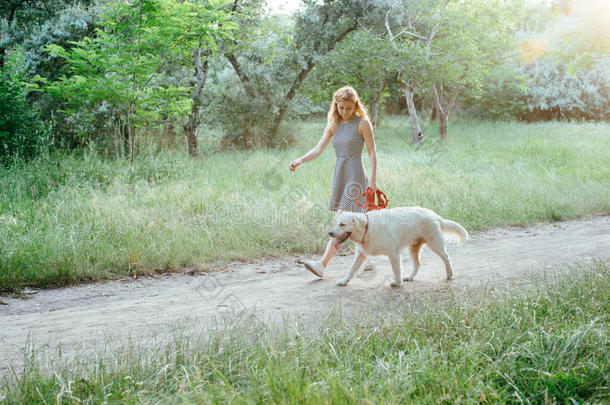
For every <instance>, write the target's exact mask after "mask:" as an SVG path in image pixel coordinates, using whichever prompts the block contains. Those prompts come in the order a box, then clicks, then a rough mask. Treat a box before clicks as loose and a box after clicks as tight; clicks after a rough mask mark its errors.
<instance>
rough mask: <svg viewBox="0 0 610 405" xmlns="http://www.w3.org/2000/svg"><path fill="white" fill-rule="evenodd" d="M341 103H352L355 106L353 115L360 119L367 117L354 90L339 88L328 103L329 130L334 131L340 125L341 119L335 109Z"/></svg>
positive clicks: (346, 87)
mask: <svg viewBox="0 0 610 405" xmlns="http://www.w3.org/2000/svg"><path fill="white" fill-rule="evenodd" d="M341 101H353V102H354V104H355V109H354V115H357V116H358V117H362V118H368V117H369V116H368V114H367V113H366V110H365V109H364V105H363V104H362V101H360V98H359V97H358V93H357V92H356V90H354V88H353V87H350V86H345V87H341V88H340V89H339V90H337V91H335V94H333V101H332V103H330V109H329V110H328V115H327V116H328V126H329V127H330V128H331V129H333V130H334V129H336V128H337V127H338V126H339V124H340V123H341V119H342V117H341V115H340V114H339V110H338V109H337V104H338V103H339V102H341Z"/></svg>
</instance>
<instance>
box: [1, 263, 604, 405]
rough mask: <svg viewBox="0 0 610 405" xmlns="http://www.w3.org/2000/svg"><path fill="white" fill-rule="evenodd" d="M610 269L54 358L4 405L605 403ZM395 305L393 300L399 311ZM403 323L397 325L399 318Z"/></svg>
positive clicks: (34, 368)
mask: <svg viewBox="0 0 610 405" xmlns="http://www.w3.org/2000/svg"><path fill="white" fill-rule="evenodd" d="M609 294H610V267H609V266H608V263H607V262H598V263H594V264H592V265H587V266H575V267H572V268H571V269H568V270H567V271H566V269H565V268H564V269H561V271H560V272H557V273H547V274H546V276H544V277H543V276H541V274H540V273H539V274H538V277H537V280H536V282H535V283H521V284H514V285H512V286H507V288H506V289H504V288H502V289H493V288H488V289H485V290H476V291H475V290H466V291H459V292H457V291H456V292H455V293H451V292H449V293H447V294H445V295H424V296H418V297H417V298H410V299H409V298H408V299H407V300H406V301H405V302H404V305H403V306H401V307H399V308H398V309H397V308H396V307H395V305H397V304H396V303H394V304H393V305H392V308H394V310H395V311H394V312H386V311H382V312H380V313H369V314H362V313H360V314H354V316H352V317H350V318H342V317H341V316H340V315H338V314H337V313H335V314H334V315H331V316H329V317H328V318H327V319H325V320H322V321H320V322H319V324H317V325H311V324H299V323H298V322H295V321H294V320H290V322H285V323H280V324H279V325H276V326H263V325H261V324H259V323H256V322H254V321H252V322H251V323H247V322H246V321H245V320H244V319H241V320H239V321H238V322H237V323H236V324H234V326H233V327H231V326H228V327H227V329H221V330H218V331H216V332H210V333H208V334H206V333H203V332H200V333H192V332H191V333H188V334H181V333H176V335H175V339H173V341H172V342H170V343H157V344H150V343H145V342H140V344H132V345H127V346H125V347H123V349H121V350H119V349H112V350H110V349H108V350H107V351H105V352H104V353H99V354H98V356H97V358H96V360H94V361H91V360H88V359H87V358H86V357H84V356H83V357H81V358H77V359H73V360H66V359H61V358H54V359H45V358H44V356H41V354H40V352H38V351H37V350H36V349H35V348H31V350H29V351H28V352H27V353H26V365H25V369H24V370H23V371H19V372H17V371H16V372H15V373H14V374H13V375H9V376H5V377H4V379H1V380H0V387H2V388H0V398H1V397H2V396H4V397H5V398H4V402H5V403H19V404H30V403H44V402H47V403H51V402H57V403H76V402H78V403H102V402H103V403H294V404H298V403H303V404H317V403H364V404H368V403H395V404H399V403H434V404H436V403H447V404H459V403H480V402H481V403H607V402H608V401H610V387H609V385H608V382H609V381H610V361H609V358H608V352H609V350H610V336H609V334H608V332H609V330H610V329H609V324H608V320H609V319H608V316H609V314H610V295H609ZM393 301H396V300H393ZM391 315H394V316H391Z"/></svg>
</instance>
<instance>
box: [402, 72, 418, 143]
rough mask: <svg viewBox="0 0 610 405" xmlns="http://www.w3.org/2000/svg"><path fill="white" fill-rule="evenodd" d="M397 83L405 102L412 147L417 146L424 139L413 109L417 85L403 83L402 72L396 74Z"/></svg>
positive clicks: (410, 82) (415, 110) (415, 111)
mask: <svg viewBox="0 0 610 405" xmlns="http://www.w3.org/2000/svg"><path fill="white" fill-rule="evenodd" d="M398 81H399V83H400V90H401V91H402V93H403V94H404V95H405V101H406V102H407V111H408V112H409V121H410V123H411V132H412V134H413V135H412V138H411V142H412V143H413V145H418V144H419V143H421V141H422V140H423V138H424V134H423V133H422V132H421V128H420V127H419V121H418V120H417V109H416V108H415V102H414V101H413V96H414V95H415V90H416V89H417V83H414V82H412V81H408V82H407V81H405V80H403V78H402V71H400V72H398Z"/></svg>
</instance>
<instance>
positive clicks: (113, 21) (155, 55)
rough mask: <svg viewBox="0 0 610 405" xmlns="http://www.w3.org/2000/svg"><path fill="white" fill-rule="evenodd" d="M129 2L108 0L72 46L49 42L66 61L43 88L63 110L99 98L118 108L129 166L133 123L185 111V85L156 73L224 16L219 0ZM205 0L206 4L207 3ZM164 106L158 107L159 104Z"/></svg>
mask: <svg viewBox="0 0 610 405" xmlns="http://www.w3.org/2000/svg"><path fill="white" fill-rule="evenodd" d="M207 4H209V3H206V4H203V3H200V2H178V1H176V0H134V1H132V2H130V3H123V2H113V3H110V4H109V5H108V6H107V8H106V9H105V11H104V13H103V14H102V15H101V16H100V20H99V23H98V28H97V29H96V36H95V37H93V38H90V37H86V38H84V39H83V40H82V41H79V42H77V43H76V44H75V46H74V47H73V48H72V49H71V50H69V51H68V50H65V49H64V48H63V47H61V46H58V45H52V46H49V47H48V49H49V51H50V52H51V54H52V55H54V56H57V57H61V58H63V59H64V60H65V62H66V73H67V74H68V75H69V76H63V77H62V78H60V79H59V80H58V81H55V82H52V83H49V85H48V86H47V90H48V91H50V92H51V93H53V94H55V95H56V96H57V97H60V98H61V99H62V100H63V101H64V103H65V105H66V109H65V112H66V113H67V114H77V113H79V112H82V111H83V107H85V108H84V111H90V112H91V111H94V107H95V106H98V105H100V104H103V103H107V104H110V105H112V106H113V107H114V109H115V110H116V115H117V116H116V119H117V121H118V123H119V126H120V127H122V128H124V131H123V136H124V139H125V141H126V144H127V146H128V149H129V151H130V162H131V168H132V170H133V160H134V154H135V137H136V129H137V128H141V127H144V126H146V125H149V124H150V123H151V122H153V121H155V120H158V119H159V117H160V114H161V112H162V111H165V112H166V113H167V112H168V111H169V112H170V113H171V114H178V115H182V116H184V115H186V114H187V113H188V111H189V110H190V108H191V101H190V99H189V98H188V97H186V95H187V93H188V92H189V90H190V89H189V88H188V87H185V86H180V85H165V84H163V83H162V82H159V81H158V80H156V79H158V77H159V75H160V73H161V72H162V71H163V70H164V69H165V68H166V67H167V66H168V64H169V63H170V62H171V61H175V60H178V59H179V55H182V54H184V53H186V52H188V53H190V52H191V50H192V49H193V48H194V46H193V44H194V43H205V44H210V49H213V48H214V46H213V45H212V43H213V42H214V40H215V34H216V32H217V31H219V28H218V27H219V24H220V22H221V21H222V20H223V19H224V18H225V17H226V15H225V13H223V12H221V11H220V6H222V2H218V3H211V4H212V5H213V7H209V5H207ZM206 5H207V6H206ZM162 106H163V107H162Z"/></svg>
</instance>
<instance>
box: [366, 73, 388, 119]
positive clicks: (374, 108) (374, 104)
mask: <svg viewBox="0 0 610 405" xmlns="http://www.w3.org/2000/svg"><path fill="white" fill-rule="evenodd" d="M387 83H388V77H387V75H386V76H385V77H384V78H383V79H382V80H381V82H380V83H379V87H378V88H377V92H376V93H375V97H374V98H373V100H372V101H371V106H370V111H371V124H372V125H373V129H377V124H378V123H379V100H381V95H382V94H383V90H384V89H385V86H386V85H387Z"/></svg>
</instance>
